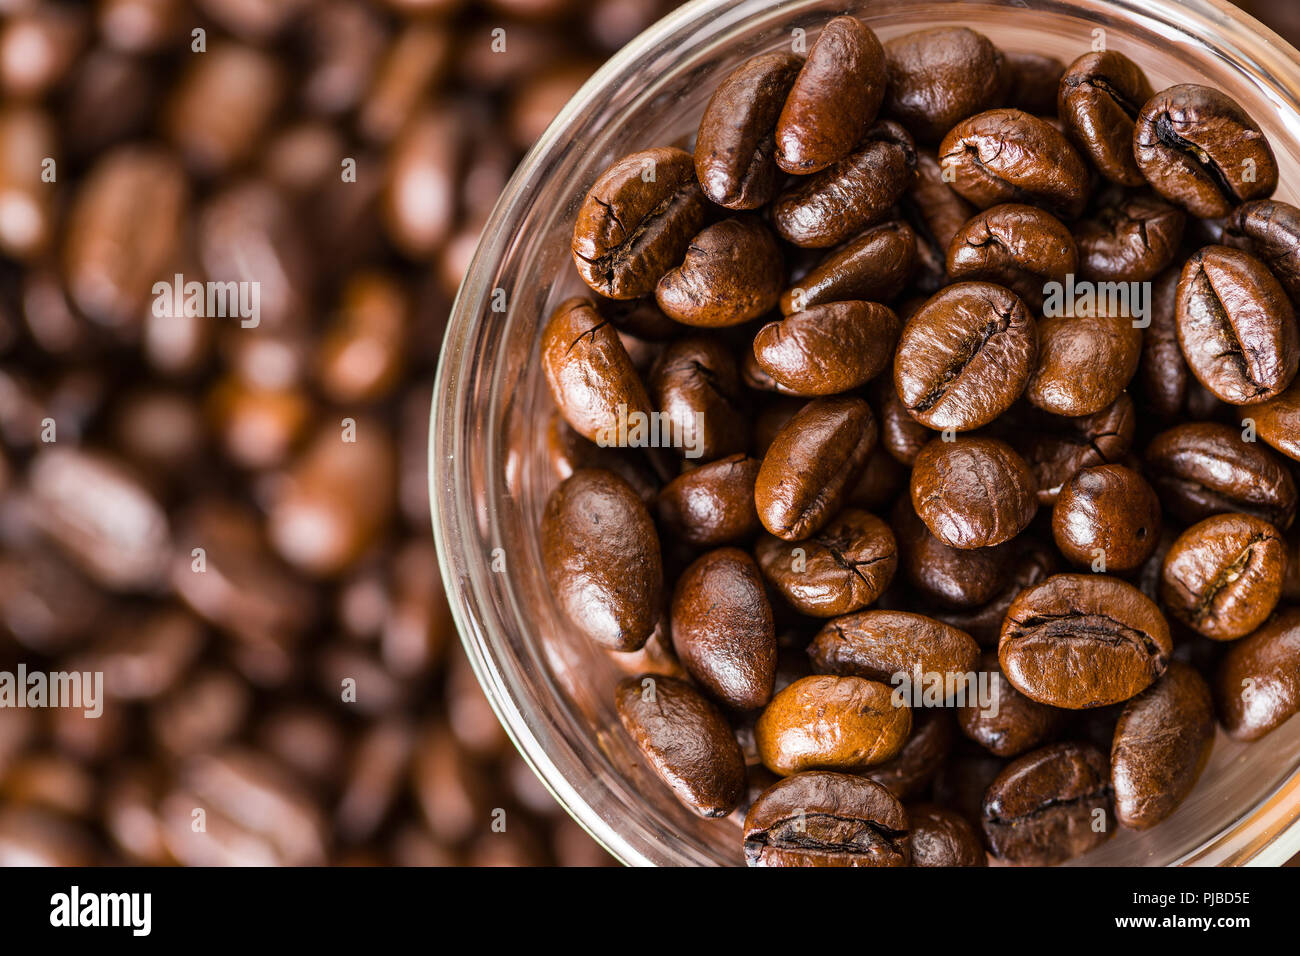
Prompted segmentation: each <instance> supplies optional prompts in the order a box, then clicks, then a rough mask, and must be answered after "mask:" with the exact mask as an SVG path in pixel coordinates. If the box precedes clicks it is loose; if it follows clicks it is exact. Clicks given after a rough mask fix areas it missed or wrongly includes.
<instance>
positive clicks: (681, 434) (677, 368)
mask: <svg viewBox="0 0 1300 956" xmlns="http://www.w3.org/2000/svg"><path fill="white" fill-rule="evenodd" d="M647 384H648V385H649V386H650V395H651V397H652V398H653V399H654V407H655V408H657V409H658V410H659V413H660V414H661V415H663V416H665V417H666V418H667V421H668V423H669V425H670V427H671V429H672V434H673V436H674V437H675V438H676V439H677V441H676V443H675V447H676V448H677V451H678V453H680V454H682V455H684V456H686V457H687V458H688V459H691V460H693V461H713V460H714V459H717V458H723V457H726V456H727V455H732V454H735V453H737V452H741V451H744V450H745V448H746V447H747V446H748V445H749V421H748V419H747V417H746V415H745V414H744V412H745V400H744V393H743V390H742V388H741V382H740V374H739V372H738V371H737V369H736V361H735V359H734V358H733V357H732V355H731V352H730V351H728V350H727V348H725V347H724V346H723V345H722V344H721V343H720V342H719V341H717V340H716V339H708V338H681V339H678V340H677V341H675V342H673V343H672V344H671V345H669V346H668V347H667V348H666V349H664V351H663V353H662V354H661V355H660V356H659V358H658V359H657V360H656V361H655V364H654V367H653V368H652V369H651V370H650V375H649V378H648V380H647ZM665 427H668V426H665Z"/></svg>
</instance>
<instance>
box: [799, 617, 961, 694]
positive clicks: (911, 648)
mask: <svg viewBox="0 0 1300 956" xmlns="http://www.w3.org/2000/svg"><path fill="white" fill-rule="evenodd" d="M808 656H809V658H810V659H811V660H812V663H813V668H814V669H815V670H817V671H819V672H821V673H830V674H840V675H851V676H855V677H866V678H869V679H871V680H877V681H883V682H885V683H889V684H891V685H896V683H897V678H898V676H899V675H907V676H908V677H911V676H912V675H917V674H924V675H926V676H927V678H928V676H929V675H931V674H938V675H942V677H943V679H944V681H945V695H946V694H947V684H948V682H949V681H950V680H951V681H955V679H956V678H957V677H958V676H959V675H964V674H967V673H970V672H971V671H973V670H974V669H975V662H976V659H977V658H978V657H979V646H978V645H977V644H976V643H975V641H974V640H972V639H971V637H970V635H969V634H965V633H963V632H962V631H959V630H957V629H956V628H955V627H950V626H948V625H947V624H943V623H941V622H939V621H936V620H933V619H932V618H928V617H925V616H924V615H921V614H912V613H910V612H908V611H859V612H858V613H856V614H848V615H845V616H844V617H838V618H836V619H835V620H833V621H831V622H830V623H828V624H827V625H826V626H825V627H823V628H822V629H821V630H820V631H819V632H818V633H817V637H816V638H814V639H813V642H812V643H811V644H809V645H808Z"/></svg>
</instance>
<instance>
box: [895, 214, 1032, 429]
mask: <svg viewBox="0 0 1300 956" xmlns="http://www.w3.org/2000/svg"><path fill="white" fill-rule="evenodd" d="M956 241H957V240H954V242H956ZM1037 358H1038V332H1037V329H1036V328H1035V324H1034V320H1033V318H1032V317H1031V316H1030V314H1029V310H1028V309H1026V308H1025V305H1024V303H1023V302H1022V301H1021V300H1020V299H1019V298H1018V297H1017V296H1016V295H1014V294H1013V293H1011V292H1009V291H1008V290H1007V289H1004V288H1002V287H1001V286H997V285H993V284H991V283H988V282H958V283H955V284H953V285H950V286H948V287H947V288H946V289H943V290H942V291H940V292H938V293H936V294H935V295H934V296H932V297H931V298H930V299H928V300H927V301H926V303H925V305H923V306H922V307H921V308H920V309H919V310H918V311H917V313H916V314H915V315H913V316H912V317H911V318H910V319H909V320H908V321H907V324H906V325H905V326H904V327H903V332H902V335H901V336H900V338H899V341H898V350H897V353H896V357H895V359H894V386H895V388H896V389H897V391H898V397H899V398H900V399H901V400H902V402H903V405H904V406H905V407H906V408H907V410H908V412H909V413H911V415H912V417H913V418H915V419H916V420H917V421H919V422H921V423H922V424H923V425H926V426H928V427H930V428H934V429H950V428H951V429H956V430H958V431H967V430H970V429H975V428H979V427H981V426H983V425H987V424H988V423H989V422H991V421H993V419H995V418H997V417H998V416H999V415H1001V414H1002V413H1003V412H1004V411H1006V410H1007V409H1008V408H1010V407H1011V405H1012V404H1013V403H1014V402H1015V400H1016V399H1017V398H1019V397H1020V393H1021V392H1022V391H1024V389H1025V386H1026V384H1027V383H1028V382H1029V376H1030V373H1031V372H1032V371H1033V369H1034V365H1035V362H1036V361H1037Z"/></svg>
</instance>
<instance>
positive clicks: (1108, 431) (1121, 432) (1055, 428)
mask: <svg viewBox="0 0 1300 956" xmlns="http://www.w3.org/2000/svg"><path fill="white" fill-rule="evenodd" d="M1044 419H1045V420H1044V422H1043V423H1042V431H1041V433H1037V434H1032V433H1031V435H1030V437H1029V438H1028V440H1027V441H1024V443H1023V445H1022V448H1023V452H1024V456H1025V459H1026V461H1028V463H1029V467H1030V470H1032V471H1033V473H1034V477H1035V478H1036V479H1037V482H1038V500H1039V502H1041V503H1042V504H1045V505H1050V504H1053V503H1054V502H1055V501H1056V499H1057V496H1058V495H1059V494H1060V493H1061V486H1062V485H1064V484H1065V482H1067V481H1069V479H1070V478H1071V477H1073V476H1074V474H1075V473H1076V472H1078V471H1080V470H1081V469H1083V468H1092V467H1095V466H1097V465H1104V464H1107V463H1108V462H1116V461H1119V460H1120V459H1121V458H1123V456H1124V455H1125V454H1127V453H1128V450H1129V446H1130V445H1131V444H1132V443H1133V435H1134V433H1135V431H1136V429H1137V422H1136V412H1135V411H1134V406H1133V399H1131V398H1130V397H1129V396H1128V393H1127V392H1121V393H1120V396H1119V398H1117V399H1115V401H1114V402H1112V403H1111V404H1110V405H1108V406H1106V407H1105V408H1103V409H1102V410H1101V411H1099V412H1096V413H1095V414H1092V415H1080V416H1079V417H1077V418H1060V417H1058V416H1056V415H1050V416H1044Z"/></svg>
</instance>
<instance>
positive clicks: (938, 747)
mask: <svg viewBox="0 0 1300 956" xmlns="http://www.w3.org/2000/svg"><path fill="white" fill-rule="evenodd" d="M953 736H954V734H953V729H952V717H951V716H950V715H949V714H948V712H947V711H946V709H944V708H940V707H923V708H921V709H920V710H918V711H916V712H915V713H914V714H913V717H912V732H911V733H910V734H908V736H907V740H906V741H905V742H904V743H903V749H902V750H900V751H899V752H898V753H896V754H895V755H894V756H892V757H890V758H889V759H888V760H886V761H885V762H884V763H878V764H876V765H875V766H874V767H869V768H868V769H867V770H864V771H863V772H862V776H864V777H866V778H867V779H869V780H874V781H876V783H878V784H880V785H881V786H883V787H885V788H886V789H888V790H889V792H890V793H892V794H893V795H894V796H896V797H898V799H900V800H911V799H913V798H914V797H917V796H919V795H921V794H922V793H925V792H928V790H929V788H930V784H931V783H932V782H933V780H934V778H935V776H936V775H937V774H938V773H939V770H940V768H941V767H942V765H943V762H944V761H945V760H946V759H947V758H948V752H949V750H951V749H952V740H953Z"/></svg>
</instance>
